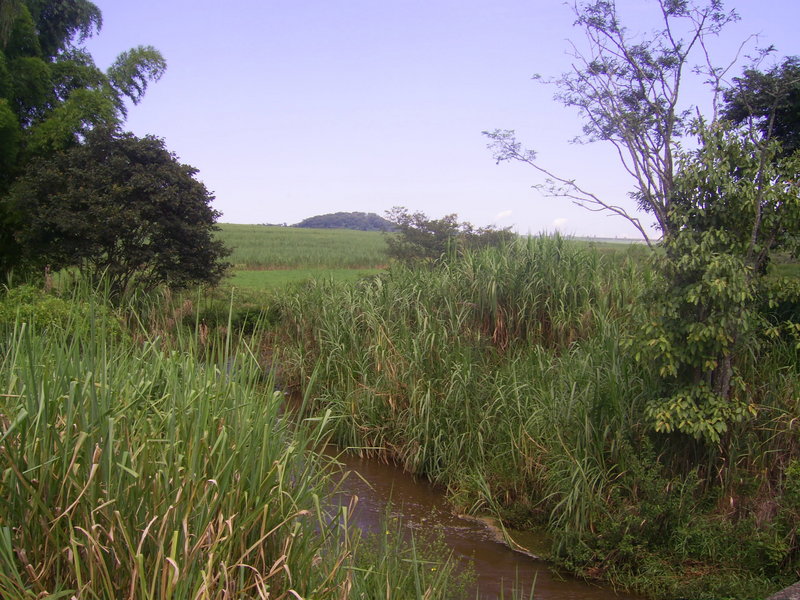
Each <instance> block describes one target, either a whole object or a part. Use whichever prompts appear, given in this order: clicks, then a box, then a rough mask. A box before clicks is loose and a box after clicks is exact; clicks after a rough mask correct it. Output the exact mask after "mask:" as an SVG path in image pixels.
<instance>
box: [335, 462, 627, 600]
mask: <svg viewBox="0 0 800 600" xmlns="http://www.w3.org/2000/svg"><path fill="white" fill-rule="evenodd" d="M331 452H332V453H333V454H334V455H335V456H336V457H337V460H338V461H339V462H340V463H341V464H342V467H343V469H345V470H348V471H353V473H351V474H350V475H349V476H348V477H346V478H345V482H344V484H343V486H342V488H341V490H340V491H339V493H338V494H337V495H336V496H335V501H336V502H339V503H341V504H342V505H347V504H350V502H351V499H352V497H353V496H358V502H357V504H356V509H355V511H354V513H353V515H352V516H351V523H353V524H355V525H357V526H358V527H360V528H361V530H362V531H367V532H372V533H379V532H380V530H381V528H382V525H383V524H384V523H385V517H386V515H387V506H389V510H390V513H389V514H390V516H391V517H398V518H399V519H400V520H401V521H402V523H403V524H404V526H405V527H408V528H409V529H410V530H411V531H424V532H430V533H436V534H439V535H441V536H442V537H443V539H444V541H445V543H446V544H447V545H448V546H449V547H450V548H451V550H452V553H453V557H454V558H455V559H456V560H458V561H460V562H471V564H472V566H473V569H474V571H475V573H476V575H477V590H476V592H477V594H478V596H477V597H479V598H481V599H486V600H490V599H494V598H501V597H503V598H506V599H509V598H511V597H512V590H514V589H516V590H517V592H518V594H519V596H518V597H521V598H529V597H532V596H531V595H530V591H531V587H532V586H534V585H535V597H536V598H537V599H538V600H589V599H591V600H641V599H640V598H639V597H637V596H634V595H631V594H626V593H624V592H615V591H614V590H611V589H609V588H605V587H600V586H597V585H593V584H590V583H587V582H585V581H583V580H578V579H575V578H571V577H566V576H564V577H561V576H558V575H556V574H554V573H553V571H552V569H551V567H550V566H549V565H548V564H547V563H546V562H544V561H543V560H540V559H537V558H534V557H532V556H530V555H528V554H525V553H523V552H518V551H515V550H512V549H511V548H510V547H509V546H508V545H507V544H506V543H504V542H503V541H502V535H501V533H500V531H499V530H498V529H497V528H495V527H492V526H491V525H490V524H488V523H486V522H484V521H482V520H480V519H474V518H470V517H462V516H459V515H457V514H456V513H455V512H454V511H453V509H452V507H451V506H450V505H449V504H448V502H447V500H446V499H445V497H444V494H443V492H442V491H441V490H440V489H438V488H437V487H435V486H433V485H432V484H431V483H429V482H428V481H426V480H423V479H419V478H415V477H413V476H412V475H409V474H408V473H405V472H403V470H402V469H400V468H399V467H397V466H395V465H392V464H385V463H383V462H381V461H379V460H376V459H369V458H361V457H358V456H357V455H354V454H348V453H341V454H337V453H336V451H334V450H332V451H331ZM356 474H357V475H356ZM512 535H513V532H512ZM514 537H516V536H514ZM517 539H519V540H520V542H521V543H523V544H524V545H525V546H526V547H528V548H532V547H534V546H535V545H536V544H537V541H538V543H539V545H540V546H541V545H542V540H537V539H536V538H535V536H533V537H531V534H525V535H524V536H520V537H518V538H517ZM475 597H476V596H475V594H474V593H473V595H471V596H470V598H475Z"/></svg>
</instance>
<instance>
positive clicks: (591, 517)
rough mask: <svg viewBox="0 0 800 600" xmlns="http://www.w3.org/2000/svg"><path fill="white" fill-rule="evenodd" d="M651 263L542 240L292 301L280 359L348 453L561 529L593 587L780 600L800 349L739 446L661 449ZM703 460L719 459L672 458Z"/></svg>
mask: <svg viewBox="0 0 800 600" xmlns="http://www.w3.org/2000/svg"><path fill="white" fill-rule="evenodd" d="M646 252H647V250H646V249H645V248H642V247H635V248H631V249H627V250H626V249H622V250H615V251H610V250H609V249H606V248H602V249H600V250H597V249H593V248H592V247H590V246H588V245H586V244H582V243H571V242H569V241H566V240H563V239H560V238H554V239H541V238H531V239H524V240H519V241H518V242H516V243H515V244H513V245H511V246H509V247H507V248H503V249H488V250H486V251H483V252H478V253H467V254H466V255H465V256H464V257H463V258H461V259H451V260H448V261H444V262H440V263H439V264H437V265H435V266H433V267H432V268H407V267H402V266H399V265H393V266H392V267H391V268H390V269H389V270H388V272H387V273H386V274H384V275H381V276H379V277H375V278H372V279H370V280H366V281H363V282H361V283H359V284H357V285H356V286H353V285H345V284H341V283H338V282H334V281H326V282H316V283H314V284H312V285H309V286H307V287H305V288H304V289H303V290H302V291H293V292H291V293H288V294H286V295H285V296H284V297H283V300H282V305H281V309H280V311H281V314H282V315H283V317H284V318H283V321H282V323H281V326H280V330H281V332H282V335H281V337H279V338H278V339H277V340H276V347H277V348H279V351H280V355H281V363H282V367H283V369H284V370H285V372H286V373H287V376H288V377H289V378H290V380H291V381H292V382H293V383H294V384H295V385H296V386H298V387H299V388H302V389H303V390H305V392H306V394H307V396H308V397H309V398H310V399H312V401H311V402H310V403H309V405H308V407H309V408H310V409H311V410H312V411H318V412H325V413H328V414H330V417H331V423H332V426H333V428H334V434H335V436H336V438H337V439H338V440H339V441H340V442H341V443H342V444H343V445H346V446H366V447H369V448H373V449H375V450H373V451H374V452H375V453H378V454H381V453H382V454H387V455H391V456H392V457H393V458H394V459H396V460H398V461H400V462H401V463H402V464H403V465H404V466H405V468H407V469H408V470H410V471H413V472H416V473H422V474H425V475H427V476H428V477H430V478H431V479H433V480H434V481H436V482H438V483H440V484H442V485H444V486H445V487H446V488H447V489H448V491H449V493H450V496H451V498H452V499H453V501H454V502H456V503H457V504H459V505H460V506H461V507H462V508H464V509H465V510H468V511H473V512H474V511H481V510H489V511H495V512H497V513H499V514H501V515H505V516H506V518H507V519H510V520H512V523H513V524H514V525H516V526H521V527H530V526H532V525H535V524H539V525H545V526H547V527H548V528H549V530H550V531H551V532H552V534H553V539H554V546H553V550H552V551H553V557H554V558H555V559H557V560H558V561H559V562H560V564H562V565H564V566H566V567H568V568H570V569H572V570H573V571H577V572H579V573H582V574H584V575H586V576H591V577H604V578H611V579H614V580H615V581H617V582H618V583H623V584H625V585H630V586H633V587H637V588H638V589H641V590H644V591H647V592H648V593H651V594H653V595H654V596H659V597H680V595H681V593H682V592H681V590H683V589H689V588H688V587H687V586H688V585H691V589H692V594H693V597H698V598H700V597H720V596H724V597H740V598H748V597H755V596H758V595H761V596H765V595H768V594H769V593H772V592H774V591H775V590H776V589H778V588H779V587H780V586H781V585H785V584H788V583H792V580H793V578H795V577H796V573H797V571H796V569H797V568H798V562H797V560H798V553H797V550H796V544H795V543H794V542H793V541H792V540H793V539H795V538H794V537H793V536H794V533H793V531H794V529H793V528H794V524H795V523H796V520H797V518H798V507H797V506H795V505H793V504H792V501H791V500H790V499H789V496H787V497H786V498H785V499H784V498H783V496H782V494H783V493H784V492H783V490H784V488H783V487H782V486H784V485H785V484H783V483H781V482H782V481H788V480H789V479H790V478H788V476H787V475H785V474H784V470H785V469H786V468H788V467H787V464H796V463H791V461H792V460H797V459H798V456H800V445H798V443H797V439H796V429H794V428H793V427H794V426H793V425H789V421H787V419H790V415H795V416H796V414H797V410H798V407H797V394H796V390H797V386H798V385H800V384H798V382H800V369H799V368H798V365H800V357H798V349H797V348H795V347H794V344H793V342H792V341H791V340H776V341H775V343H774V345H770V346H764V347H763V348H760V349H753V354H752V356H751V357H749V360H750V361H751V364H749V366H748V367H747V371H748V381H749V388H748V391H749V393H751V394H752V397H753V399H754V401H755V402H757V403H758V405H759V412H758V415H757V417H756V418H754V419H753V420H752V421H751V422H747V423H743V424H741V425H740V426H738V427H736V428H735V429H736V430H735V431H732V432H731V435H730V436H729V438H728V439H727V440H726V442H725V445H724V446H722V445H720V448H710V449H705V450H703V449H701V448H700V447H699V446H698V445H697V444H694V445H693V444H691V443H688V444H687V441H686V439H684V438H677V437H670V436H655V435H653V434H652V433H651V427H650V424H649V422H648V421H647V420H646V418H645V417H644V414H645V411H644V407H645V406H646V404H647V402H648V400H649V399H651V398H652V397H653V394H654V393H657V390H658V382H657V375H656V373H654V372H652V370H651V369H650V368H649V366H648V365H646V364H641V363H639V362H637V361H636V359H635V352H636V351H635V348H633V347H632V346H631V344H629V343H627V342H628V341H631V340H635V339H636V335H637V332H638V331H639V328H640V327H641V326H642V323H644V322H645V319H646V312H645V306H644V305H643V303H642V301H641V297H642V293H643V292H644V290H645V289H647V288H648V286H649V285H651V282H652V278H653V277H654V275H653V273H652V272H651V271H650V270H649V269H648V267H647V265H646V261H643V260H642V254H643V253H644V254H646ZM777 373H780V376H775V374H777ZM693 452H696V453H697V454H698V455H703V456H707V457H708V459H707V460H702V461H698V462H696V463H693V462H692V461H688V460H686V461H680V460H669V459H667V457H675V456H689V455H691V453H693ZM703 452H706V454H705V455H704V454H703ZM692 465H694V466H692ZM766 472H769V473H770V474H769V476H768V477H765V476H764V473H766ZM731 506H734V507H737V508H736V511H735V513H731V509H730V508H729V507H731ZM765 515H771V516H769V517H767V516H765ZM792 565H794V566H792Z"/></svg>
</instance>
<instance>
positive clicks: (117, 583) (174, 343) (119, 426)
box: [0, 288, 451, 600]
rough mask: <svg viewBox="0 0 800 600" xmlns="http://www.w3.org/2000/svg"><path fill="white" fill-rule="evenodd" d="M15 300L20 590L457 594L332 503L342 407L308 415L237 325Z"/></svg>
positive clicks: (0, 422) (2, 393)
mask: <svg viewBox="0 0 800 600" xmlns="http://www.w3.org/2000/svg"><path fill="white" fill-rule="evenodd" d="M17 296H18V297H15V296H14V295H13V294H12V295H11V296H7V297H6V298H4V299H2V301H0V304H2V306H0V308H2V309H3V310H0V316H2V319H0V329H2V332H1V333H2V335H1V336H0V340H1V341H0V473H2V476H1V477H0V596H2V597H3V598H4V599H9V600H15V599H19V600H22V599H26V600H27V599H30V598H34V597H49V598H59V597H81V598H130V599H133V598H137V599H138V598H147V599H156V598H158V599H168V598H219V599H222V598H245V597H247V598H297V597H313V598H337V599H339V598H348V597H353V598H361V597H377V596H374V595H373V594H374V593H375V590H376V589H377V588H376V586H382V587H381V589H387V588H388V589H395V588H396V589H397V590H398V597H408V598H416V597H419V598H421V597H426V598H444V597H447V594H448V592H447V586H446V583H447V581H448V579H449V573H450V569H451V567H450V565H449V564H448V562H447V561H446V557H442V556H439V557H431V555H430V554H429V553H426V552H425V551H422V550H419V549H417V548H415V547H413V546H412V547H409V546H407V545H405V544H403V543H402V541H401V540H397V541H396V543H392V544H389V543H386V542H384V545H383V546H381V547H380V548H378V550H379V552H378V553H377V554H375V553H374V552H375V548H374V547H373V546H369V545H365V544H364V542H362V540H361V538H360V536H359V535H358V534H357V532H354V531H352V530H351V529H350V528H349V527H348V526H347V511H346V509H342V512H340V513H339V514H329V512H328V511H327V510H325V509H323V508H322V507H323V506H325V503H324V495H325V494H326V493H327V492H328V491H329V490H330V489H331V488H332V487H333V486H332V482H331V481H330V478H329V475H328V474H327V469H326V459H323V458H322V457H321V456H319V455H317V454H316V453H315V452H314V448H317V447H319V446H320V445H321V444H322V442H323V439H324V436H325V435H326V434H325V423H326V422H327V419H325V418H323V419H320V420H319V421H318V426H317V427H315V428H313V429H308V428H306V429H298V428H296V427H294V426H292V424H291V423H290V422H289V420H288V419H287V418H286V416H285V411H284V408H283V394H282V393H276V392H275V390H274V388H273V386H272V381H271V379H270V377H269V375H268V374H265V371H264V369H263V367H262V365H259V364H258V361H257V360H256V356H257V353H256V352H255V347H254V346H253V345H252V344H251V343H250V342H249V341H248V340H249V338H244V337H241V338H235V337H233V334H232V332H231V327H230V324H229V326H228V327H227V328H226V329H227V334H224V335H223V334H221V333H220V331H222V330H221V328H220V329H217V330H213V331H208V330H207V329H205V328H204V327H201V326H200V323H199V320H198V319H197V318H196V319H195V327H194V328H193V329H192V328H189V329H187V328H184V327H181V326H180V319H179V318H178V317H179V315H178V314H177V313H175V312H173V311H170V310H165V309H167V308H169V307H168V306H165V305H164V303H163V301H162V300H160V299H158V298H154V297H145V298H139V299H136V303H134V304H131V305H127V306H124V307H121V308H119V309H114V308H110V307H109V305H108V304H107V303H106V302H105V300H104V299H103V297H102V294H101V295H99V296H98V295H97V294H95V293H94V292H92V291H91V290H88V289H86V288H83V289H82V290H80V291H79V292H77V293H76V295H75V296H74V297H68V298H56V299H55V300H54V299H53V297H52V296H47V295H45V294H42V293H41V292H39V294H38V296H39V297H38V298H37V297H36V296H37V294H36V293H35V292H34V291H33V290H32V289H31V288H27V289H25V290H23V293H22V294H18V295H17ZM15 305H19V306H23V309H22V310H15V308H14V307H15ZM174 310H178V309H174ZM180 310H181V311H183V312H184V313H190V312H191V310H192V307H191V303H189V304H187V303H186V302H184V304H183V305H182V307H181V308H180ZM183 316H186V315H183ZM361 548H365V549H366V550H365V551H362V550H361ZM367 550H368V551H369V552H370V553H371V554H367V553H366V552H367ZM383 552H385V554H384V553H383ZM397 557H400V559H399V560H398V559H397ZM431 560H435V562H434V563H431ZM431 564H434V565H435V567H436V569H435V570H433V571H432V570H431ZM366 573H368V574H369V576H367V575H366ZM379 595H380V593H378V596H379Z"/></svg>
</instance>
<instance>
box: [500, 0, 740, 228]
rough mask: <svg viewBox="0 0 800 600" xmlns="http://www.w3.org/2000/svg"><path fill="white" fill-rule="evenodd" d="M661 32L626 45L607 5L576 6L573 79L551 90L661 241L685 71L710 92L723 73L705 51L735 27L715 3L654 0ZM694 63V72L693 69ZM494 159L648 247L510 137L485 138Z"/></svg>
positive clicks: (625, 33) (599, 0)
mask: <svg viewBox="0 0 800 600" xmlns="http://www.w3.org/2000/svg"><path fill="white" fill-rule="evenodd" d="M657 4H658V10H657V11H656V12H657V13H658V15H657V16H658V18H659V20H660V22H661V28H660V29H658V30H656V31H653V32H648V33H647V34H645V35H641V36H639V37H635V36H633V35H632V34H631V32H630V31H629V30H628V29H627V28H626V27H625V26H624V25H623V21H622V18H621V17H620V15H619V13H618V11H617V6H616V3H614V2H609V1H607V0H591V1H589V2H576V3H575V4H574V11H575V17H576V21H575V24H576V25H577V26H578V27H580V28H582V29H583V33H584V35H585V41H586V45H587V48H586V50H581V49H580V48H579V46H578V45H576V44H573V46H572V49H573V58H574V63H573V65H572V70H570V71H569V72H568V73H566V74H564V75H562V76H561V77H560V78H559V79H557V80H555V81H554V82H552V83H555V85H556V86H557V88H558V93H557V95H556V99H557V100H559V101H560V102H562V103H563V104H564V105H565V106H569V107H574V108H576V109H578V112H579V114H580V115H581V117H583V120H584V128H583V133H584V141H589V142H593V141H605V142H609V143H610V144H611V145H612V146H613V147H614V150H615V151H616V152H617V154H618V155H619V158H620V161H621V162H622V166H623V167H624V168H625V170H626V171H627V172H628V174H630V175H631V177H632V178H633V180H634V190H633V193H632V196H633V197H634V198H635V199H636V200H637V201H638V203H639V207H640V208H641V209H643V210H645V211H646V212H648V213H651V214H652V215H653V216H654V217H655V220H656V225H657V226H658V228H659V230H660V231H661V233H662V235H663V236H665V237H668V236H669V235H671V233H672V228H671V223H670V219H669V213H670V203H671V199H672V187H673V175H674V166H675V165H674V155H675V152H676V150H677V145H678V142H679V141H680V139H681V137H682V135H683V134H684V133H685V131H686V127H687V125H688V124H689V123H688V122H687V118H688V117H690V116H691V115H692V113H693V110H691V109H692V107H690V106H682V105H681V101H682V97H681V92H682V90H683V87H684V85H683V83H684V80H685V78H686V74H687V71H690V70H695V71H697V72H699V73H702V74H703V75H704V76H706V77H707V79H708V83H709V84H710V85H711V87H712V90H713V91H714V99H715V103H716V95H717V94H716V92H717V90H718V89H719V86H720V83H721V81H722V78H723V77H724V75H725V71H726V70H725V69H721V68H719V67H715V66H714V65H713V64H712V63H711V59H710V54H709V51H708V48H707V46H706V43H707V40H708V38H711V37H714V36H716V35H718V34H719V33H720V31H722V29H723V28H724V27H725V26H726V25H727V24H728V23H730V22H731V21H734V20H735V19H736V18H737V17H736V14H735V13H734V12H732V11H731V12H726V11H724V10H723V7H722V2H721V1H720V0H709V1H708V2H706V3H702V2H699V1H693V0H690V1H681V2H675V1H672V0H658V2H657ZM696 55H699V59H700V61H701V63H702V64H701V65H700V66H695V65H694V64H692V63H693V61H694V60H695V56H696ZM484 134H485V135H487V136H488V138H489V139H490V140H491V143H490V144H489V147H490V148H491V149H492V150H493V152H494V157H495V159H496V160H497V161H498V162H500V161H506V160H516V161H521V162H523V163H526V164H529V165H531V166H532V167H534V168H535V169H537V170H538V171H539V172H540V173H542V174H543V175H544V176H545V177H546V182H545V184H544V185H542V186H537V187H540V188H542V189H544V190H545V192H546V193H548V194H549V195H552V196H557V197H564V198H568V199H570V200H572V201H573V202H575V203H576V204H578V205H581V206H584V207H586V208H589V209H590V210H604V211H609V212H611V213H612V214H616V215H618V216H621V217H623V218H625V219H627V220H628V221H629V222H630V223H631V224H632V225H633V226H634V227H635V228H636V229H637V230H638V231H639V233H640V234H641V235H642V236H643V238H644V239H645V240H648V243H649V238H648V235H647V233H646V231H645V229H644V227H643V226H642V225H641V223H640V221H639V219H638V218H636V217H635V216H633V215H632V214H630V213H629V212H628V211H627V210H626V209H625V208H624V207H622V206H618V205H614V204H611V203H610V202H609V201H607V200H604V199H602V198H600V197H598V196H596V195H594V194H592V193H591V192H589V191H587V190H586V189H584V188H582V187H581V186H580V185H578V184H577V183H576V181H575V179H573V178H569V177H564V176H560V175H557V174H555V173H553V172H552V171H549V170H547V169H546V168H544V167H542V166H541V164H540V162H539V161H538V158H537V155H536V152H534V151H532V150H526V149H524V148H523V147H522V145H521V143H520V142H518V141H517V140H516V137H515V135H514V132H513V131H511V130H495V131H491V132H488V131H487V132H484Z"/></svg>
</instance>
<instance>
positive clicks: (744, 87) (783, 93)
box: [722, 56, 800, 156]
mask: <svg viewBox="0 0 800 600" xmlns="http://www.w3.org/2000/svg"><path fill="white" fill-rule="evenodd" d="M724 100H725V105H724V107H723V111H722V116H723V117H724V118H725V119H728V120H729V121H731V122H733V123H735V124H736V125H749V126H751V127H752V128H754V129H756V130H758V132H759V133H760V134H761V136H762V137H763V138H764V139H766V140H769V139H776V140H778V141H780V142H781V144H782V147H783V148H782V150H783V151H782V154H783V155H784V156H788V155H789V154H792V153H793V152H795V151H796V150H798V149H800V57H798V56H790V57H787V58H785V59H784V60H783V61H782V62H781V63H780V64H778V65H775V66H773V67H771V68H769V69H767V70H765V71H760V70H759V69H758V65H754V66H753V67H751V68H748V69H745V71H744V73H743V74H742V76H741V77H735V78H734V80H733V85H731V86H730V87H728V88H727V89H726V90H725V92H724Z"/></svg>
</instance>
